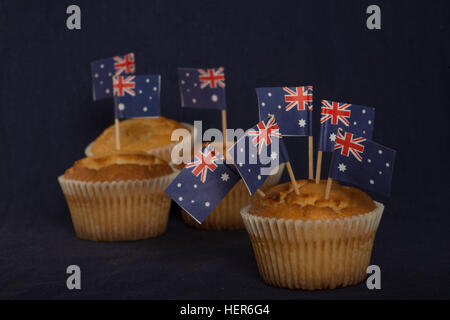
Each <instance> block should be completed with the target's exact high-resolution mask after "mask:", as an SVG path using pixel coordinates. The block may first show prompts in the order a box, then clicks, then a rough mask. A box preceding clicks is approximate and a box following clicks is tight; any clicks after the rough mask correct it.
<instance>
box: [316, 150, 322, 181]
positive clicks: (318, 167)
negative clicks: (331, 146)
mask: <svg viewBox="0 0 450 320" xmlns="http://www.w3.org/2000/svg"><path fill="white" fill-rule="evenodd" d="M321 170H322V151H320V150H319V151H317V163H316V184H318V183H319V182H320V172H321Z"/></svg>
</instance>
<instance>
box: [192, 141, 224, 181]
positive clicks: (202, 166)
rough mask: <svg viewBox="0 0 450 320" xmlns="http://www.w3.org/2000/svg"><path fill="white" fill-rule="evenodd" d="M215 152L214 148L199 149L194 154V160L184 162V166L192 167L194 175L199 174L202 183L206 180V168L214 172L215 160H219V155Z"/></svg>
mask: <svg viewBox="0 0 450 320" xmlns="http://www.w3.org/2000/svg"><path fill="white" fill-rule="evenodd" d="M216 152H217V150H216V149H215V148H211V149H209V148H206V149H204V150H200V151H199V152H197V154H196V155H195V156H194V160H193V161H191V162H189V163H188V164H186V168H194V169H193V170H192V173H193V174H194V175H195V176H196V177H198V176H199V175H200V181H201V182H202V183H205V181H206V174H207V173H208V170H209V171H211V172H214V170H216V169H217V164H216V162H217V161H219V157H218V156H217V154H216Z"/></svg>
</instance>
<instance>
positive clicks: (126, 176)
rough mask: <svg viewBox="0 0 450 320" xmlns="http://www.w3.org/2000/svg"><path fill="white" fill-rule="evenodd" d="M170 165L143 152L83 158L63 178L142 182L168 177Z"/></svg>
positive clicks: (170, 170)
mask: <svg viewBox="0 0 450 320" xmlns="http://www.w3.org/2000/svg"><path fill="white" fill-rule="evenodd" d="M172 172H173V170H172V168H171V167H170V165H169V164H168V163H167V162H166V161H164V160H162V159H160V158H158V157H155V156H153V155H150V154H148V153H145V152H129V153H111V154H103V155H99V156H92V157H87V158H83V159H81V160H78V161H76V162H75V164H74V165H73V167H72V168H70V169H67V170H66V172H65V173H64V178H66V179H72V180H79V181H91V182H96V181H110V182H111V181H126V180H144V179H151V178H158V177H162V176H166V175H169V174H171V173H172Z"/></svg>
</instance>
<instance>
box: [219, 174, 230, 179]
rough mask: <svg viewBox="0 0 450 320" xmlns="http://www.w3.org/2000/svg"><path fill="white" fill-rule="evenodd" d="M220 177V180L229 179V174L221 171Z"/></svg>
mask: <svg viewBox="0 0 450 320" xmlns="http://www.w3.org/2000/svg"><path fill="white" fill-rule="evenodd" d="M220 179H222V181H228V179H230V176H229V175H228V173H222V176H221V177H220Z"/></svg>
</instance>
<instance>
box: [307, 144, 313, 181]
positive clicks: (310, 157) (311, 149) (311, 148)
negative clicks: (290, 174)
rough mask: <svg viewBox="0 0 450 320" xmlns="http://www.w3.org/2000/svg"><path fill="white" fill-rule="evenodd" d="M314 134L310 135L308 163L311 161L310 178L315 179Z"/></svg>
mask: <svg viewBox="0 0 450 320" xmlns="http://www.w3.org/2000/svg"><path fill="white" fill-rule="evenodd" d="M313 162H314V160H313V136H308V163H309V170H308V179H309V180H313V179H314V164H313Z"/></svg>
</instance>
